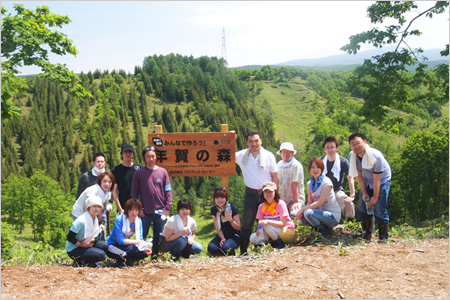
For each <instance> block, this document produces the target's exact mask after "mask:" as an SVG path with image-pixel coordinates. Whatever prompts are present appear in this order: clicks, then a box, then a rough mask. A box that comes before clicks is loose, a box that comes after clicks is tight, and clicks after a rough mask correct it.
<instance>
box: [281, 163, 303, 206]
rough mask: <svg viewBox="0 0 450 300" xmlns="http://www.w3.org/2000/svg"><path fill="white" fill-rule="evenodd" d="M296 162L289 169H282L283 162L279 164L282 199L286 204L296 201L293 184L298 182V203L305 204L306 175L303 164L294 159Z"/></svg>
mask: <svg viewBox="0 0 450 300" xmlns="http://www.w3.org/2000/svg"><path fill="white" fill-rule="evenodd" d="M292 159H293V160H294V161H293V162H292V164H291V165H290V166H289V167H287V168H281V167H280V166H281V164H282V162H283V161H282V160H281V161H279V162H278V164H277V165H278V174H277V175H278V182H279V192H280V197H281V199H283V200H284V201H286V203H290V202H292V201H293V200H294V196H293V194H292V188H291V185H292V183H293V182H298V186H297V189H298V201H299V203H305V187H304V183H303V182H304V179H303V178H304V173H303V166H302V164H301V163H300V162H299V161H298V160H296V159H295V158H292Z"/></svg>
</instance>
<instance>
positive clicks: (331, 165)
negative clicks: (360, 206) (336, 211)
mask: <svg viewBox="0 0 450 300" xmlns="http://www.w3.org/2000/svg"><path fill="white" fill-rule="evenodd" d="M338 145H339V143H338V141H337V140H336V138H335V137H333V136H329V137H327V138H325V140H324V141H323V143H322V148H323V150H324V151H325V153H326V155H325V156H322V157H321V158H320V159H321V160H323V164H324V165H325V170H324V172H323V173H324V174H325V176H327V177H328V178H330V179H331V182H332V183H333V190H334V195H335V196H336V201H337V202H338V204H339V207H340V209H341V212H342V214H343V215H344V217H346V218H347V220H348V221H353V220H354V218H355V204H353V200H355V179H354V178H353V177H351V176H349V175H348V169H349V167H350V163H349V162H348V160H347V159H346V158H345V157H342V156H340V155H339V154H338V153H337V151H338ZM345 176H347V180H348V188H349V190H350V197H348V196H347V195H346V194H345V189H344V186H343V185H344V178H345Z"/></svg>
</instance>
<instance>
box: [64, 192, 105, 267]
mask: <svg viewBox="0 0 450 300" xmlns="http://www.w3.org/2000/svg"><path fill="white" fill-rule="evenodd" d="M102 209H103V204H102V199H101V198H100V197H98V196H94V195H92V196H89V198H87V199H86V211H85V212H84V213H82V214H81V215H80V216H79V217H78V218H76V219H75V221H73V223H72V227H70V231H69V233H68V234H67V241H66V251H67V254H68V255H69V257H70V258H72V259H73V260H74V266H80V267H82V266H89V267H96V266H97V265H98V264H99V262H100V261H103V260H105V255H108V256H109V257H111V255H112V253H110V252H109V251H108V247H109V245H108V243H107V242H105V241H100V240H98V239H99V233H100V226H99V223H98V219H97V216H98V215H99V214H101V212H102Z"/></svg>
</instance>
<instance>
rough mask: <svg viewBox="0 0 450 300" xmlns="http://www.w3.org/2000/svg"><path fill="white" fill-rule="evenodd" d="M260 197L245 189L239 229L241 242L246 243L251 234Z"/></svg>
mask: <svg viewBox="0 0 450 300" xmlns="http://www.w3.org/2000/svg"><path fill="white" fill-rule="evenodd" d="M260 195H261V194H258V193H256V192H252V191H250V190H248V189H245V196H244V220H243V222H242V227H241V239H242V240H243V241H248V240H249V238H250V235H251V234H252V232H253V225H254V223H255V219H256V213H257V212H258V206H259V200H260Z"/></svg>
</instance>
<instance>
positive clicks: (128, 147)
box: [120, 144, 134, 153]
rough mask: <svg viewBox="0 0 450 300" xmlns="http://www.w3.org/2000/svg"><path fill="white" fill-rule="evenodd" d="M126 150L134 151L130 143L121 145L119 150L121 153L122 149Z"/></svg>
mask: <svg viewBox="0 0 450 300" xmlns="http://www.w3.org/2000/svg"><path fill="white" fill-rule="evenodd" d="M127 150H131V151H132V152H133V153H134V148H133V146H131V145H130V144H124V145H122V149H121V150H120V152H121V153H122V152H123V151H127Z"/></svg>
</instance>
